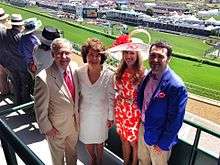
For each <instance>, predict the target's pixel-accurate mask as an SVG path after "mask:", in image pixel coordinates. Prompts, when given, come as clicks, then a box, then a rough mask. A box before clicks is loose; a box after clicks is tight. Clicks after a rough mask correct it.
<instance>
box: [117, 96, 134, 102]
mask: <svg viewBox="0 0 220 165" xmlns="http://www.w3.org/2000/svg"><path fill="white" fill-rule="evenodd" d="M117 99H118V100H120V101H122V100H123V101H125V102H127V103H130V104H134V103H136V102H137V101H136V99H129V98H125V97H123V96H121V95H118V97H117Z"/></svg>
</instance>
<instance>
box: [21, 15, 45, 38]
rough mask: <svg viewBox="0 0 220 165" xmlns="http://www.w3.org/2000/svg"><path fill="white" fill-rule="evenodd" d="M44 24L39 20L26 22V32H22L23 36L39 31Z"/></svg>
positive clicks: (27, 20)
mask: <svg viewBox="0 0 220 165" xmlns="http://www.w3.org/2000/svg"><path fill="white" fill-rule="evenodd" d="M41 25H42V23H41V20H38V19H37V18H28V19H26V20H24V27H25V29H24V31H23V32H22V34H23V35H27V34H30V33H33V32H34V31H36V30H37V29H39V28H40V27H41Z"/></svg>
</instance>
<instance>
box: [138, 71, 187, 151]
mask: <svg viewBox="0 0 220 165" xmlns="http://www.w3.org/2000/svg"><path fill="white" fill-rule="evenodd" d="M150 75H151V71H150V72H149V74H148V75H147V76H146V77H145V78H144V80H143V82H142V84H141V85H140V87H139V90H138V105H139V107H140V109H141V110H142V104H143V99H144V89H145V86H146V84H147V82H148V80H149V77H150ZM187 98H188V96H187V91H186V87H185V85H184V83H183V81H182V80H181V78H180V77H179V76H177V75H176V74H175V73H174V72H173V71H172V70H171V69H170V68H168V69H166V70H165V71H164V73H163V75H162V77H161V80H160V82H159V84H158V86H157V88H156V90H155V91H154V93H153V95H152V98H151V100H150V103H149V106H148V108H147V109H146V111H145V122H144V128H145V132H144V140H145V143H147V144H148V145H157V146H159V147H160V148H161V149H163V150H170V149H171V148H172V146H173V145H174V144H176V143H177V133H178V131H179V129H180V127H181V126H182V123H183V118H184V114H185V107H186V102H187Z"/></svg>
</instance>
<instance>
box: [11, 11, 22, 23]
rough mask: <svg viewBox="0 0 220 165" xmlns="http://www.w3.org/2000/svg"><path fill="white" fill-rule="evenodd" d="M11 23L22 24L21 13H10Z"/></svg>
mask: <svg viewBox="0 0 220 165" xmlns="http://www.w3.org/2000/svg"><path fill="white" fill-rule="evenodd" d="M11 25H16V26H22V25H24V21H23V19H22V16H21V14H12V15H11Z"/></svg>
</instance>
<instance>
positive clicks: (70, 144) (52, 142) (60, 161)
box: [47, 131, 78, 165]
mask: <svg viewBox="0 0 220 165" xmlns="http://www.w3.org/2000/svg"><path fill="white" fill-rule="evenodd" d="M47 140H48V144H49V148H50V152H51V156H52V162H53V165H64V164H65V163H64V158H65V160H66V165H76V162H77V152H76V144H77V141H78V131H74V133H72V134H71V135H69V136H66V137H64V136H58V137H56V138H54V139H49V138H47Z"/></svg>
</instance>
